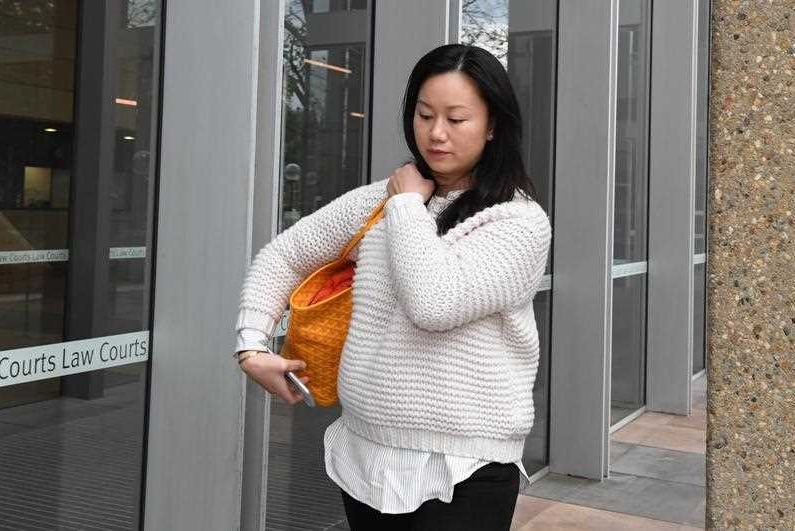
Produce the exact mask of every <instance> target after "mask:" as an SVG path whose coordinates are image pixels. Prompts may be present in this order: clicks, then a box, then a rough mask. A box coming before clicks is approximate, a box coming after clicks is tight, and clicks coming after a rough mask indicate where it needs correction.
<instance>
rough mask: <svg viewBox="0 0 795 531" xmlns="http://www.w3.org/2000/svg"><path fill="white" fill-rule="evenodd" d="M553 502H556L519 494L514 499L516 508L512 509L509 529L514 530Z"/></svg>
mask: <svg viewBox="0 0 795 531" xmlns="http://www.w3.org/2000/svg"><path fill="white" fill-rule="evenodd" d="M555 504H557V502H554V501H551V500H545V499H544V498H536V497H535V496H525V495H523V494H520V495H519V497H518V498H517V499H516V509H514V512H513V521H512V522H511V531H516V530H517V529H519V528H520V527H522V526H523V525H524V524H526V523H527V522H529V521H530V520H532V519H533V518H535V517H537V516H538V515H539V514H541V513H542V512H544V511H545V510H547V509H549V508H550V507H552V506H553V505H555Z"/></svg>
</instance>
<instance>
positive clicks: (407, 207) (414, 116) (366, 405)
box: [236, 44, 551, 530]
mask: <svg viewBox="0 0 795 531" xmlns="http://www.w3.org/2000/svg"><path fill="white" fill-rule="evenodd" d="M403 130H404V135H405V138H406V142H407V144H408V147H409V149H410V150H411V153H412V155H413V157H414V162H413V163H409V164H406V165H404V166H401V167H400V168H398V169H397V170H396V171H395V172H394V173H393V174H392V175H391V176H390V177H389V179H388V180H381V181H377V182H374V183H372V184H369V185H365V186H361V187H359V188H357V189H355V190H352V191H350V192H348V193H346V194H344V195H342V196H341V197H339V198H337V199H336V200H334V201H332V202H331V203H329V204H328V205H326V206H324V207H323V208H321V209H320V210H318V211H317V212H314V213H313V214H311V215H309V216H307V217H305V218H302V219H301V220H300V221H298V222H297V223H296V224H295V225H294V226H292V227H290V228H289V229H287V230H286V231H284V232H283V233H281V234H280V235H278V236H277V237H276V238H275V239H274V240H273V241H272V242H271V243H269V244H268V245H266V246H265V247H264V248H263V249H262V250H260V252H259V253H258V254H257V256H256V258H255V260H254V261H253V263H252V265H251V267H250V269H249V272H248V274H247V277H246V281H245V284H244V287H243V292H242V295H241V306H240V314H239V316H238V321H237V330H238V332H239V335H238V337H239V341H238V346H237V349H236V351H237V353H242V352H246V351H248V350H252V351H259V350H266V349H263V347H262V345H263V344H265V343H266V342H267V340H268V338H270V336H271V334H272V331H273V329H274V327H275V324H276V322H277V321H278V319H279V318H280V316H281V314H282V312H283V311H284V309H285V307H286V305H287V301H288V298H289V295H290V293H291V292H292V290H293V289H294V288H295V287H296V286H297V285H298V284H299V283H300V282H301V280H302V279H303V278H304V277H305V276H306V275H308V274H309V273H310V272H311V271H313V270H314V269H316V268H318V267H320V266H321V265H323V264H325V263H327V262H329V261H331V260H333V259H334V258H335V257H336V256H337V255H338V254H339V252H340V251H341V250H342V248H343V247H344V246H345V244H346V243H347V242H348V241H349V239H350V238H351V237H352V235H353V234H354V233H355V232H356V230H357V229H358V228H359V227H360V226H362V225H363V223H364V221H365V220H366V219H367V217H368V215H369V213H370V212H371V211H372V210H373V208H374V207H375V206H376V205H377V204H378V203H379V202H380V201H381V200H382V199H384V198H385V197H386V198H388V201H387V203H386V206H385V215H384V219H382V220H381V221H379V222H378V223H377V224H376V225H375V226H374V227H373V228H371V229H370V230H369V231H368V232H367V234H366V235H365V237H364V238H363V239H362V241H361V242H360V243H359V245H358V246H357V248H356V249H354V251H353V252H352V258H354V259H355V260H357V266H356V276H355V281H354V284H353V313H352V316H351V321H350V326H349V330H348V336H347V339H346V343H345V347H344V350H343V355H342V360H341V363H340V372H339V377H338V393H339V398H340V404H341V406H342V416H341V417H340V418H339V419H338V420H337V421H335V422H334V423H333V424H332V425H331V426H329V428H328V429H327V431H326V434H325V438H324V443H325V452H326V453H325V459H326V471H327V473H328V475H329V477H331V479H332V480H333V481H334V482H335V483H336V484H337V485H338V486H339V487H340V490H341V495H342V498H343V502H344V505H345V510H346V514H347V517H348V521H349V523H350V526H351V529H353V530H357V529H379V530H381V529H392V528H394V529H433V530H439V529H456V530H461V529H488V530H491V529H495V530H497V529H508V528H509V526H510V522H511V518H512V515H513V510H514V506H515V503H516V497H517V493H518V491H519V488H520V480H521V482H522V483H525V482H527V480H528V478H527V474H526V472H525V470H524V467H523V466H522V462H521V457H522V451H523V445H524V439H525V437H526V436H527V434H528V433H529V432H530V429H531V427H532V424H533V401H532V389H533V383H534V380H535V375H536V370H537V367H538V333H537V330H536V324H535V317H534V314H533V307H532V300H533V297H534V296H535V293H536V290H537V288H538V285H539V281H540V279H541V277H542V275H543V272H544V268H545V265H546V261H547V255H548V252H549V245H550V240H551V228H550V224H549V219H548V217H547V215H546V213H545V212H544V210H543V209H542V208H541V206H540V205H539V204H538V203H537V202H536V201H535V190H534V187H533V184H532V182H531V180H530V178H529V177H528V176H527V174H526V172H525V169H524V165H523V162H522V156H521V152H520V139H521V117H520V113H519V107H518V104H517V101H516V97H515V95H514V93H513V90H512V88H511V85H510V82H509V80H508V76H507V73H506V72H505V70H504V68H503V67H502V65H501V64H500V63H499V61H498V60H497V59H496V58H495V57H494V56H493V55H491V54H490V53H488V52H487V51H485V50H483V49H482V48H478V47H475V46H464V45H459V44H451V45H445V46H441V47H439V48H436V49H434V50H432V51H430V52H429V53H428V54H426V55H425V56H424V57H422V59H420V60H419V62H418V63H417V64H416V66H415V67H414V69H413V70H412V72H411V75H410V77H409V80H408V86H407V88H406V92H405V96H404V100H403ZM241 357H244V358H245V359H243V360H242V362H241V368H242V370H243V371H245V372H246V374H248V375H249V376H250V377H251V378H253V379H254V380H255V381H257V382H258V383H259V384H260V385H261V386H262V387H264V388H265V389H266V390H267V391H269V392H271V393H273V394H275V395H278V396H280V397H282V398H283V399H284V400H285V401H287V402H288V403H291V404H295V403H297V402H298V401H300V400H301V396H300V394H299V393H298V392H297V391H296V390H295V389H293V388H292V387H290V386H288V385H287V383H286V380H285V377H284V373H285V372H286V371H288V370H294V371H298V370H300V369H302V368H303V367H304V364H303V362H301V361H297V360H286V359H282V358H280V357H279V356H277V355H273V354H272V353H267V352H266V353H265V354H263V355H247V356H241ZM302 380H303V381H304V382H306V381H307V379H306V378H305V377H304V378H302Z"/></svg>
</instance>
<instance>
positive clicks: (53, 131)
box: [44, 127, 58, 133]
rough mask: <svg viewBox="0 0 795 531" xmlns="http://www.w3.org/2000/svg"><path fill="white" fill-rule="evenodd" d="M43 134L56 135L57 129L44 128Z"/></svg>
mask: <svg viewBox="0 0 795 531" xmlns="http://www.w3.org/2000/svg"><path fill="white" fill-rule="evenodd" d="M44 132H45V133H57V132H58V130H57V129H55V128H54V127H45V128H44Z"/></svg>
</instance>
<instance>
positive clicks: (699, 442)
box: [611, 422, 707, 454]
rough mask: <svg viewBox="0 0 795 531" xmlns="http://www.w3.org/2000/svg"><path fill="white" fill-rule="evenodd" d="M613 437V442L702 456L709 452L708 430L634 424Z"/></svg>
mask: <svg viewBox="0 0 795 531" xmlns="http://www.w3.org/2000/svg"><path fill="white" fill-rule="evenodd" d="M611 437H612V438H613V440H616V441H618V442H624V443H632V444H642V445H644V446H655V447H657V448H668V449H670V450H680V451H683V452H696V453H701V454H706V452H707V434H706V430H701V429H694V428H686V427H683V426H671V425H661V426H648V425H643V424H639V423H634V422H633V423H632V424H629V425H628V426H625V427H623V428H622V429H620V430H618V431H617V432H615V433H613V434H612V435H611Z"/></svg>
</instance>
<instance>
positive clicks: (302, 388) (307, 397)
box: [284, 371, 315, 407]
mask: <svg viewBox="0 0 795 531" xmlns="http://www.w3.org/2000/svg"><path fill="white" fill-rule="evenodd" d="M284 376H285V378H287V381H289V382H290V383H291V384H293V385H294V386H295V388H296V389H298V391H299V392H300V393H301V395H302V396H303V397H304V403H305V404H306V405H307V406H309V407H315V399H314V397H313V396H312V392H311V391H310V390H309V388H308V387H307V386H306V385H304V382H302V381H301V380H299V379H298V376H296V375H295V374H293V371H287V372H286V373H284Z"/></svg>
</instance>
